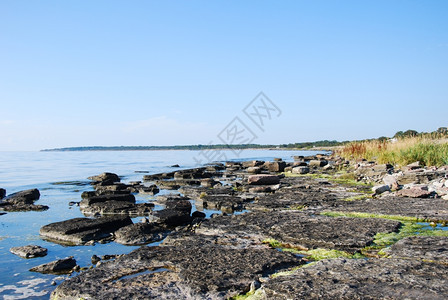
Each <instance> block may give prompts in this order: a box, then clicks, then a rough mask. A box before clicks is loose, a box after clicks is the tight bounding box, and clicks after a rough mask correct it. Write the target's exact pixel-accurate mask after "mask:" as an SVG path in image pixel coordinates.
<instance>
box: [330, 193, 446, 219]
mask: <svg viewBox="0 0 448 300" xmlns="http://www.w3.org/2000/svg"><path fill="white" fill-rule="evenodd" d="M329 210H332V211H341V212H365V213H374V214H385V215H399V216H410V217H417V218H419V219H421V220H427V221H436V222H438V221H448V201H446V200H443V199H440V198H437V199H423V198H406V197H404V198H400V197H385V198H380V199H367V200H357V201H340V202H339V203H337V204H336V205H334V206H333V207H331V209H329Z"/></svg>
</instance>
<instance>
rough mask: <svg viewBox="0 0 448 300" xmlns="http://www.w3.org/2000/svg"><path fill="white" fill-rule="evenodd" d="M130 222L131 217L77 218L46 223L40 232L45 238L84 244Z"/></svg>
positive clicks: (103, 237) (107, 235)
mask: <svg viewBox="0 0 448 300" xmlns="http://www.w3.org/2000/svg"><path fill="white" fill-rule="evenodd" d="M130 224H132V221H131V219H130V218H129V217H119V216H115V217H102V218H98V219H88V218H75V219H70V220H67V221H62V222H56V223H51V224H48V225H45V226H43V227H42V228H41V229H40V231H39V232H40V234H41V235H42V236H43V237H44V238H47V239H49V240H52V241H56V242H61V243H68V244H84V243H86V242H88V241H96V240H101V239H105V238H109V237H111V235H112V233H113V232H114V231H116V230H118V229H119V228H121V227H124V226H127V225H130Z"/></svg>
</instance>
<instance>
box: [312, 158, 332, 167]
mask: <svg viewBox="0 0 448 300" xmlns="http://www.w3.org/2000/svg"><path fill="white" fill-rule="evenodd" d="M327 164H328V161H326V160H319V159H313V160H310V162H309V163H308V165H309V166H310V167H324V166H326V165H327Z"/></svg>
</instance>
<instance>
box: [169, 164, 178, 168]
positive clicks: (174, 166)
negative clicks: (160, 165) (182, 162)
mask: <svg viewBox="0 0 448 300" xmlns="http://www.w3.org/2000/svg"><path fill="white" fill-rule="evenodd" d="M170 168H180V166H179V165H178V164H175V165H172V166H170Z"/></svg>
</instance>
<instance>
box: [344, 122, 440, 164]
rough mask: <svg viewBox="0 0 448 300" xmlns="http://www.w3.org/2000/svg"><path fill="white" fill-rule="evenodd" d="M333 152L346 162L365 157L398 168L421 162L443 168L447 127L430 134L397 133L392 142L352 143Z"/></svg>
mask: <svg viewBox="0 0 448 300" xmlns="http://www.w3.org/2000/svg"><path fill="white" fill-rule="evenodd" d="M336 152H337V153H338V154H339V155H341V156H342V157H344V158H346V159H360V158H365V159H368V160H375V161H377V162H378V163H390V164H395V165H401V166H403V165H407V164H410V163H413V162H415V161H420V162H421V163H422V164H424V165H427V166H442V165H447V164H448V131H447V130H446V127H441V128H439V129H438V130H437V131H435V132H431V133H418V132H417V131H415V130H407V131H405V132H402V131H399V132H397V133H396V134H395V136H394V139H393V140H389V139H374V140H364V141H354V142H351V143H347V144H346V145H344V147H342V148H341V149H338V150H337V151H336Z"/></svg>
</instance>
